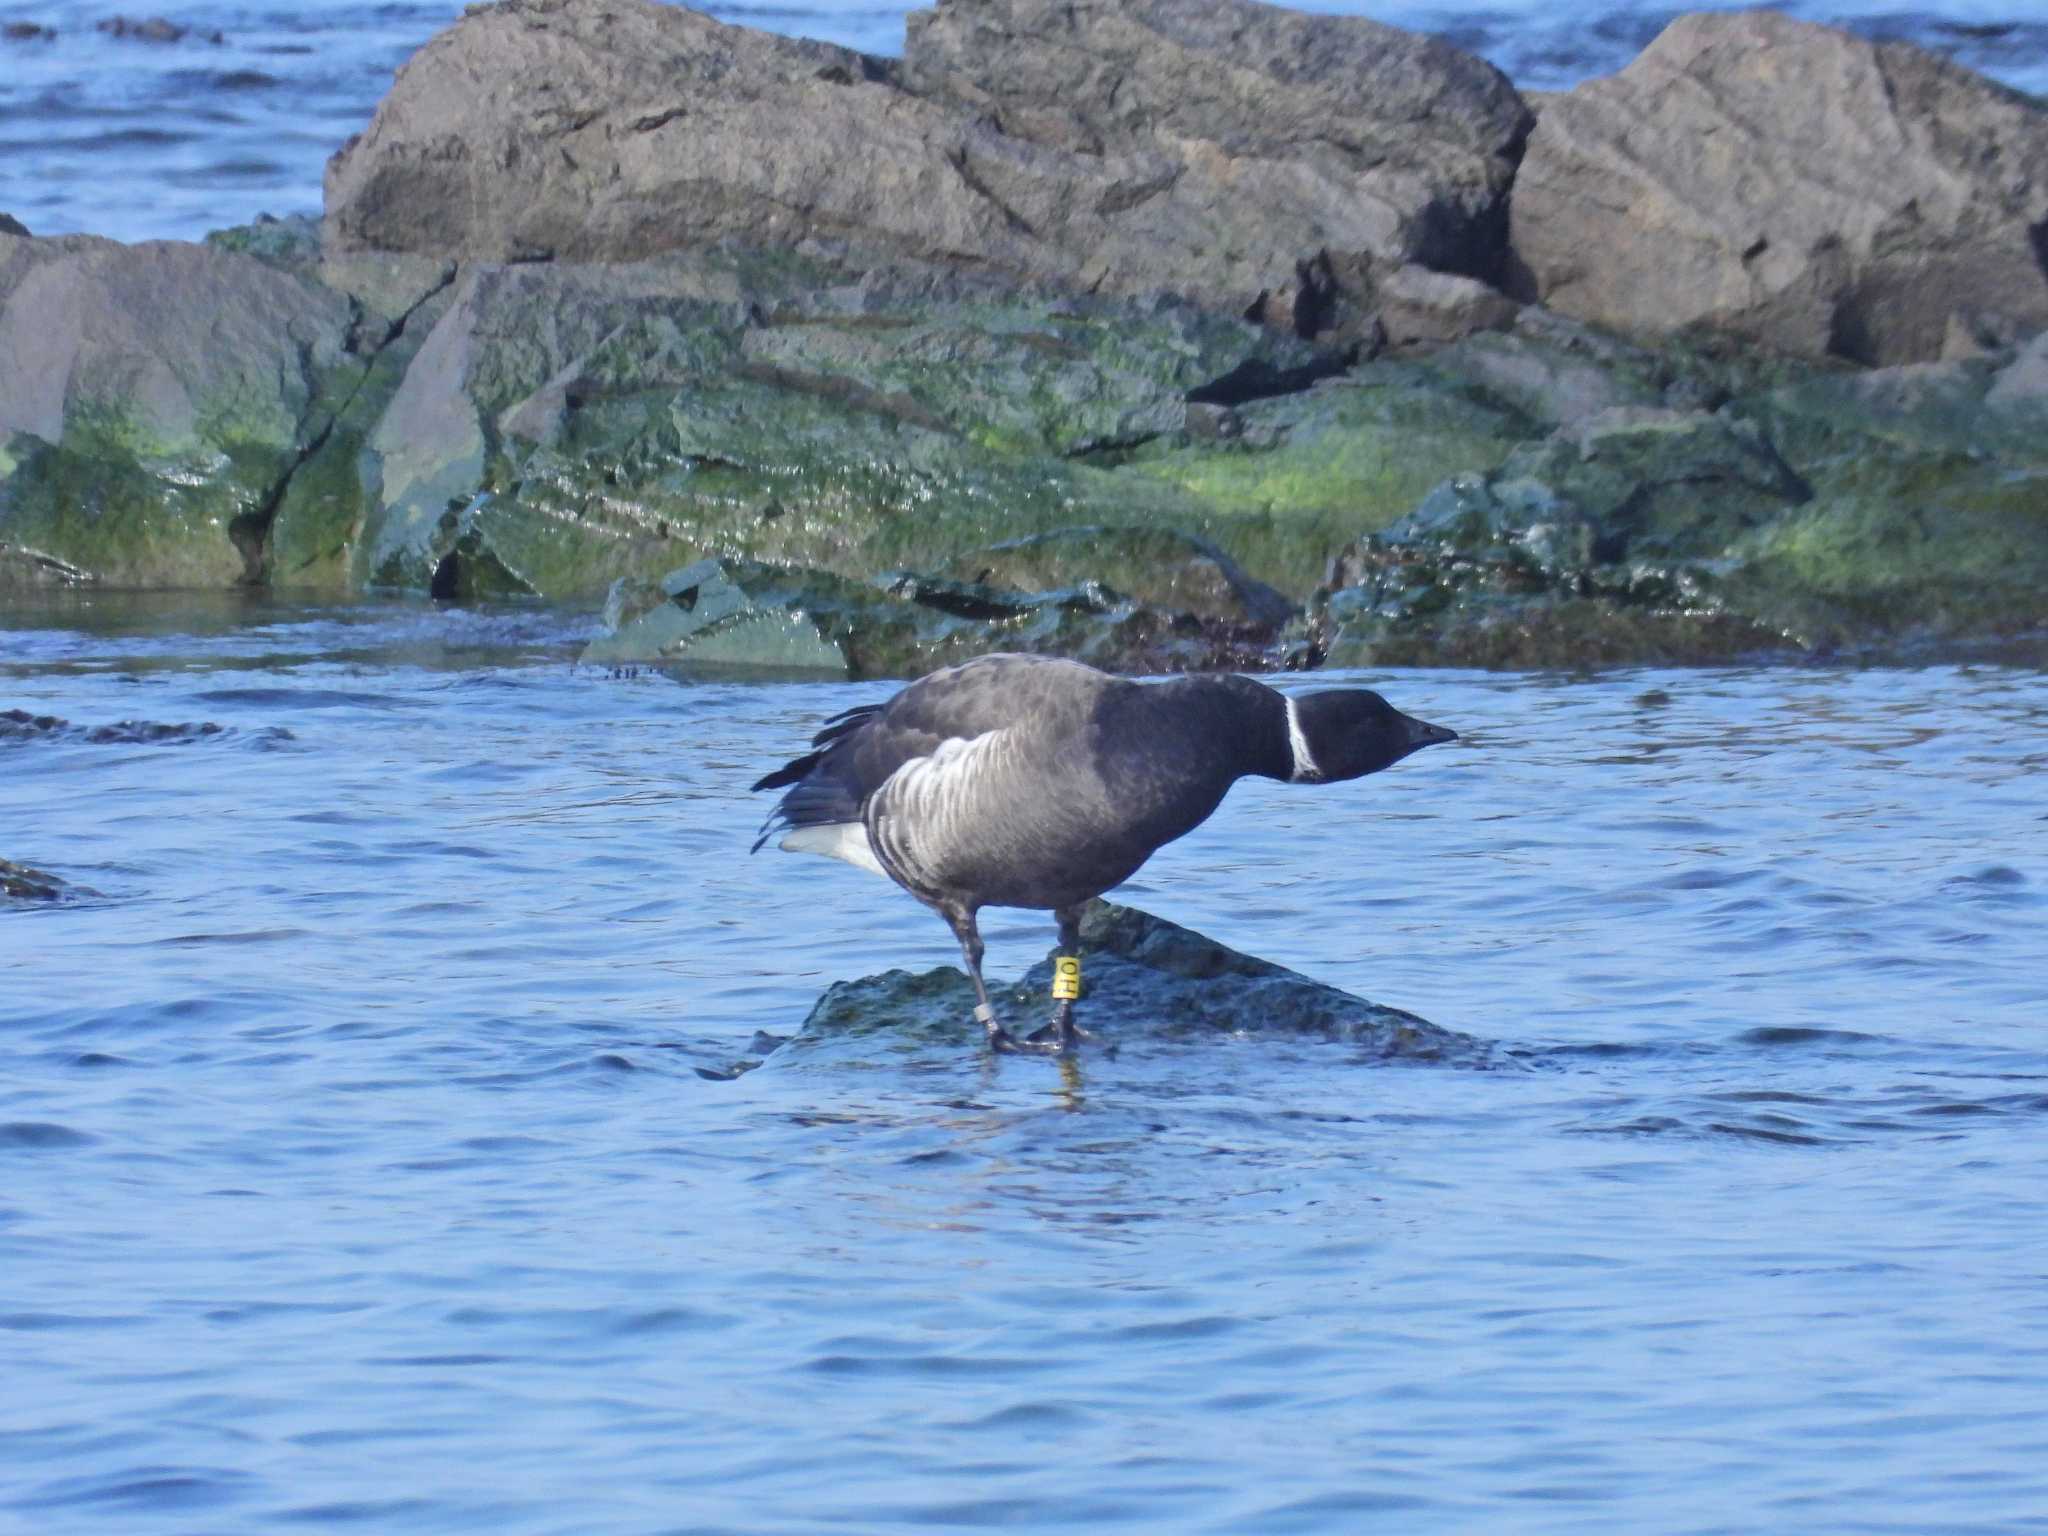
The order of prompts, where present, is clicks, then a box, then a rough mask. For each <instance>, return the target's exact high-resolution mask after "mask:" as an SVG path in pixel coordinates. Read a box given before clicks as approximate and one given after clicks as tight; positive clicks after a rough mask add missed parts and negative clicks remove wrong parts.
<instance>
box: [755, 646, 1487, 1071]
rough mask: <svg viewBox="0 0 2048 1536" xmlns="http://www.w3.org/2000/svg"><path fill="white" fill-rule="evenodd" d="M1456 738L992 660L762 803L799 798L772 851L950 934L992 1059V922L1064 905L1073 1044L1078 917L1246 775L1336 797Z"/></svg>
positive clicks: (1065, 667)
mask: <svg viewBox="0 0 2048 1536" xmlns="http://www.w3.org/2000/svg"><path fill="white" fill-rule="evenodd" d="M1457 739H1458V738H1457V734H1456V733H1455V732H1453V731H1448V730H1445V729H1444V728H1443V727H1442V726H1440V725H1429V724H1426V723H1424V722H1423V721H1420V720H1414V719H1411V718H1409V717H1408V716H1407V715H1404V714H1402V713H1401V712H1400V711H1399V710H1398V709H1395V708H1394V707H1393V706H1392V705H1391V704H1389V703H1387V701H1386V700H1385V699H1383V698H1381V697H1380V696H1379V695H1378V694H1376V693H1371V692H1368V691H1367V690H1365V689H1363V688H1341V689H1332V690H1329V691H1327V692H1322V693H1306V694H1300V695H1296V696H1293V697H1289V696H1287V695H1284V694H1280V693H1276V692H1274V690H1272V689H1271V688H1268V687H1266V686H1265V685H1264V684H1263V683H1256V682H1253V681H1252V680H1251V679H1250V678H1248V677H1230V676H1190V677H1178V678H1174V679H1172V680H1170V681H1168V682H1161V683H1138V682H1131V681H1129V680H1128V679H1124V678H1117V677H1112V676H1110V675H1109V674H1108V673H1106V672H1098V671H1096V670H1095V669H1094V668H1093V667H1087V666H1083V665H1081V664H1080V663H1079V662H1073V661H1057V660H1053V659H1050V658H1047V657H1043V656H1017V655H995V656H983V657H981V658H979V659H977V660H975V661H970V662H967V663H965V664H964V665H961V666H957V667H948V668H947V669H946V670H945V671H943V672H934V673H932V674H931V675H930V676H929V677H925V678H922V679H920V680H919V681H917V682H914V683H912V684H911V685H910V686H909V687H907V688H905V689H904V690H903V691H902V692H900V693H898V694H897V695H896V696H895V697H894V698H891V699H890V700H889V701H888V702H887V703H883V704H861V705H857V706H855V707H854V708H852V709H849V710H846V711H844V712H843V713H841V714H837V715H834V716H833V717H832V718H831V719H830V720H828V721H826V722H825V728H824V729H823V730H821V731H819V732H818V734H817V735H816V736H815V737H813V738H812V741H811V745H812V746H813V747H814V748H815V749H816V750H814V751H811V752H806V753H805V754H804V755H803V756H801V757H798V758H795V759H792V760H791V761H790V762H788V763H785V764H784V765H783V766H782V767H780V768H778V769H776V770H775V771H774V772H773V773H771V774H768V775H767V776H766V777H764V778H763V779H762V780H761V781H760V782H759V783H758V784H756V785H755V786H754V788H755V789H757V790H758V789H786V790H787V793H786V794H784V795H783V797H782V799H781V802H780V803H779V804H778V805H777V806H776V807H775V809H774V811H773V812H771V813H770V815H769V817H768V820H767V823H766V825H764V826H763V828H762V829H761V836H760V837H759V838H758V839H757V840H756V841H755V843H754V850H755V851H756V852H758V851H759V850H760V848H761V846H762V844H764V843H766V842H767V841H768V839H769V838H771V837H773V836H774V835H775V834H776V833H777V832H778V831H780V832H782V833H783V834H784V835H783V838H782V843H781V846H782V847H783V848H786V849H788V850H790V851H791V852H795V853H823V854H829V855H831V856H832V857H834V858H839V859H844V860H846V862H848V863H849V864H857V865H859V866H860V867H861V868H863V869H869V870H873V871H874V872H875V873H876V874H879V875H887V876H888V877H889V878H890V879H892V880H894V881H895V882H896V883H897V884H898V885H900V886H902V887H903V888H904V889H905V890H906V891H908V892H910V894H911V895H913V896H915V897H916V898H917V899H918V900H919V901H921V902H923V903H924V904H925V905H926V906H928V907H931V908H933V909H934V910H935V911H937V912H938V914H939V915H940V916H941V917H943V918H945V920H946V922H947V923H948V924H949V925H950V926H951V927H952V929H953V934H954V937H955V938H957V939H958V940H959V941H960V952H961V954H962V955H963V956H964V957H965V958H966V961H967V974H968V975H969V977H971V978H972V979H973V981H974V995H975V997H976V998H977V999H978V1006H977V1007H976V1008H975V1010H974V1016H975V1017H976V1018H977V1019H979V1020H980V1021H981V1023H982V1025H983V1026H984V1027H985V1028H986V1030H987V1031H988V1039H989V1044H990V1046H991V1047H993V1048H995V1049H998V1050H1013V1049H1017V1048H1018V1047H1019V1045H1020V1042H1019V1041H1017V1040H1016V1039H1015V1038H1013V1037H1012V1036H1011V1035H1010V1034H1009V1033H1008V1032H1007V1031H1006V1030H1004V1028H1003V1027H1002V1025H1001V1024H1000V1023H998V1022H997V1020H996V1015H995V1010H994V1009H993V1008H992V1007H990V1005H989V1000H988V989H987V987H985V986H984V985H983V984H982V979H981V956H982V943H981V934H980V932H979V931H978V930H977V929H976V927H975V913H976V912H977V911H978V910H979V909H980V908H982V907H991V906H992V907H1039V908H1048V907H1049V908H1051V909H1052V912H1053V915H1054V917H1055V918H1056V919H1057V920H1058V922H1059V953H1058V955H1057V956H1056V957H1055V960H1054V962H1053V997H1054V1000H1055V1001H1054V1007H1053V1020H1052V1023H1051V1024H1049V1025H1047V1026H1046V1027H1045V1028H1044V1029H1041V1030H1039V1031H1038V1032H1037V1033H1035V1034H1033V1035H1031V1036H1030V1037H1029V1040H1028V1042H1025V1043H1028V1044H1030V1045H1033V1046H1044V1047H1049V1048H1051V1049H1052V1050H1055V1051H1065V1050H1068V1049H1071V1047H1072V1046H1073V1043H1074V1040H1075V1037H1076V1035H1077V1034H1078V1033H1079V1031H1078V1030H1077V1029H1076V1028H1075V1026H1074V999H1075V998H1076V997H1078V996H1079V995H1080V969H1081V966H1080V954H1079V948H1080V926H1081V908H1082V904H1083V903H1085V902H1086V901H1087V900H1088V899H1089V898H1090V897H1091V896H1099V895H1100V894H1102V892H1104V891H1106V890H1108V889H1110V888H1111V887H1112V886H1115V885H1120V884H1122V883H1123V882H1124V881H1125V880H1128V879H1129V878H1130V877H1131V876H1132V875H1133V874H1135V873H1136V872H1137V869H1138V867H1139V866H1140V865H1141V864H1143V863H1144V862H1145V861H1146V860H1147V859H1148V858H1150V857H1151V856H1152V854H1153V852H1154V850H1156V849H1158V848H1160V847H1162V846H1164V845H1165V844H1167V843H1170V842H1172V841H1173V840H1174V839H1175V838H1177V837H1179V836H1181V835H1182V834H1183V833H1185V832H1191V831H1193V830H1194V829H1195V828H1196V827H1198V826H1200V825H1201V824H1202V823H1203V822H1204V821H1206V820H1207V819H1208V818H1209V815H1210V813H1211V812H1213V811H1214V810H1215V809H1216V807H1217V806H1218V805H1220V804H1221V803H1222V801H1223V796H1224V794H1225V792H1226V791H1228V790H1229V788H1230V786H1231V785H1232V784H1234V783H1235V782H1236V781H1237V780H1239V779H1241V778H1243V777H1244V776H1245V775H1247V774H1258V775H1260V776H1262V777H1264V778H1269V779H1282V780H1285V781H1288V782H1290V783H1297V784H1302V783H1309V784H1320V783H1335V782H1337V781H1338V780H1342V779H1355V778H1359V777H1361V776H1362V775H1364V774H1368V773H1377V772H1378V771H1379V770H1380V769H1382V768H1386V767H1389V766H1391V765H1392V764H1394V763H1397V762H1399V761H1400V760H1401V759H1402V758H1404V757H1406V756H1407V755H1408V754H1409V753H1410V752H1413V751H1415V750H1417V749H1418V748H1421V747H1427V746H1431V745H1433V744H1435V743H1437V742H1440V741H1456V740H1457Z"/></svg>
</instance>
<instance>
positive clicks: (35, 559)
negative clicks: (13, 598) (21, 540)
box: [0, 447, 93, 592]
mask: <svg viewBox="0 0 2048 1536" xmlns="http://www.w3.org/2000/svg"><path fill="white" fill-rule="evenodd" d="M14 467H15V465H14V460H13V459H12V458H11V457H10V456H9V454H8V452H7V450H6V449H5V448H4V447H0V496H4V495H5V490H4V482H5V481H6V479H7V477H8V476H9V475H10V474H12V473H13V472H14ZM92 582H93V576H92V573H91V572H90V571H85V570H81V569H80V568H79V567H77V566H75V565H72V564H71V563H70V562H69V561H65V560H59V559H58V558H57V557H56V556H55V555H46V554H43V553H42V552H41V551H40V550H34V549H23V548H21V547H20V546H18V545H14V544H8V543H5V542H0V592H41V591H48V590H51V589H53V588H58V587H84V586H90V585H91V584H92Z"/></svg>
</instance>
